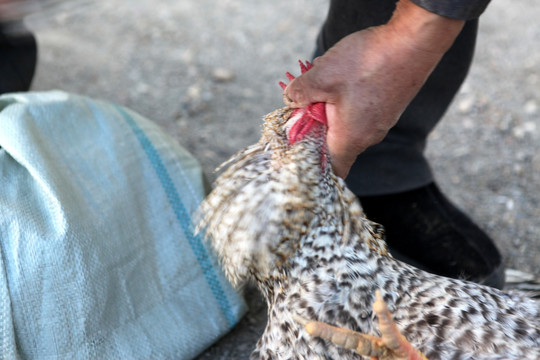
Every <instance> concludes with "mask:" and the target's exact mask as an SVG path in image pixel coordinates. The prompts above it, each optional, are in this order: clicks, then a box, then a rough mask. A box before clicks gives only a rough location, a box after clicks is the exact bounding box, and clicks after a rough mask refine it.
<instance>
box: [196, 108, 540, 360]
mask: <svg viewBox="0 0 540 360" xmlns="http://www.w3.org/2000/svg"><path fill="white" fill-rule="evenodd" d="M299 119H300V115H298V114H297V112H293V110H291V109H289V108H283V109H279V110H276V111H274V112H272V113H270V114H268V115H267V116H266V118H265V124H264V130H263V135H262V137H261V139H260V141H259V142H258V143H257V144H255V145H252V146H250V147H248V148H246V149H245V150H243V151H242V152H240V153H238V154H237V155H236V156H235V157H233V158H232V159H231V160H230V161H229V163H228V166H229V167H228V169H227V170H226V171H225V172H224V173H223V174H222V175H221V176H220V177H219V178H218V180H217V181H216V186H215V189H214V191H213V192H212V193H211V194H210V195H209V197H208V198H207V199H206V201H205V202H204V203H203V205H202V208H201V210H202V212H201V214H202V220H201V223H200V226H202V227H205V228H206V230H207V236H208V237H209V238H210V241H211V244H212V246H213V248H214V249H215V250H216V252H217V254H218V256H219V257H220V259H221V262H222V265H223V268H224V270H225V273H226V274H227V276H228V277H229V279H230V280H231V281H232V282H233V283H235V284H240V283H242V282H244V281H246V280H253V281H255V283H256V284H257V286H258V287H259V289H260V290H261V291H262V293H263V294H264V296H265V298H266V300H267V302H268V323H267V326H266V329H265V332H264V334H263V335H262V337H261V339H260V340H259V342H258V344H257V348H256V349H255V351H254V352H253V353H252V356H251V358H252V359H362V358H363V357H362V356H360V355H358V354H356V353H354V352H352V351H350V350H347V349H343V348H340V347H338V346H336V345H334V344H332V343H330V342H328V341H325V340H321V339H320V338H316V337H311V336H310V335H309V334H307V332H306V331H305V329H304V328H303V326H302V325H301V324H299V323H297V322H296V321H295V320H294V319H295V317H301V318H304V319H307V320H314V321H322V322H326V323H330V324H333V325H336V326H340V327H344V328H348V329H351V330H354V331H358V332H362V333H365V334H371V335H375V336H380V335H381V334H380V331H379V328H378V324H377V318H376V315H375V314H374V312H373V310H372V307H371V305H372V303H373V301H374V299H375V291H376V290H377V289H380V291H381V293H382V295H383V298H384V301H385V302H386V303H387V305H388V307H389V309H390V311H391V312H392V314H393V317H394V320H395V322H396V324H397V326H398V327H399V329H400V330H401V332H402V333H403V334H404V335H405V336H406V337H407V339H408V340H409V341H410V342H411V344H413V346H414V347H416V348H417V349H419V350H420V351H422V352H423V353H424V354H425V355H426V356H427V358H428V359H431V360H435V359H540V305H539V303H537V302H535V301H534V300H531V299H528V298H526V297H524V296H521V295H519V294H517V293H505V292H502V291H498V290H496V289H491V288H488V287H484V286H481V285H477V284H474V283H469V282H465V281H459V280H453V279H448V278H444V277H440V276H436V275H432V274H429V273H426V272H423V271H421V270H418V269H416V268H414V267H412V266H409V265H407V264H404V263H402V262H399V261H397V260H395V259H394V258H393V257H392V256H391V255H390V254H389V253H388V252H387V250H386V244H385V242H384V240H383V234H382V228H381V227H380V226H379V225H377V224H375V223H373V222H371V221H369V220H368V219H366V218H365V216H364V214H363V212H362V210H361V207H360V204H359V202H358V200H357V198H356V196H355V195H354V194H352V193H351V192H350V191H349V190H348V189H347V187H346V185H345V183H344V182H343V180H342V179H340V178H338V177H337V176H335V175H334V174H333V172H332V169H331V167H330V164H329V162H328V159H329V158H328V156H329V155H328V153H327V150H326V138H325V135H326V126H325V124H322V123H315V124H313V123H311V124H310V126H309V129H305V131H302V132H301V134H302V136H301V137H299V138H298V139H295V141H294V143H293V142H292V141H291V139H290V133H291V128H292V127H293V126H294V124H295V123H296V122H297V121H300V120H301V119H300V120H299ZM296 133H297V132H296V131H295V134H296Z"/></svg>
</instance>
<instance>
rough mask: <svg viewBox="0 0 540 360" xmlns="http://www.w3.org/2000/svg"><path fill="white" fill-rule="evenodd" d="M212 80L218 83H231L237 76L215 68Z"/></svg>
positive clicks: (227, 70) (226, 70)
mask: <svg viewBox="0 0 540 360" xmlns="http://www.w3.org/2000/svg"><path fill="white" fill-rule="evenodd" d="M212 78H213V79H214V80H215V81H217V82H229V81H231V80H233V79H234V78H235V74H234V72H233V71H231V70H229V69H225V68H215V69H214V71H212Z"/></svg>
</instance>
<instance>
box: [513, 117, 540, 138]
mask: <svg viewBox="0 0 540 360" xmlns="http://www.w3.org/2000/svg"><path fill="white" fill-rule="evenodd" d="M535 132H536V123H534V122H532V121H527V122H525V123H523V124H521V125H519V126H516V127H515V128H514V129H513V130H512V134H513V135H514V136H515V137H516V138H518V139H522V138H524V137H525V135H527V134H534V133H535Z"/></svg>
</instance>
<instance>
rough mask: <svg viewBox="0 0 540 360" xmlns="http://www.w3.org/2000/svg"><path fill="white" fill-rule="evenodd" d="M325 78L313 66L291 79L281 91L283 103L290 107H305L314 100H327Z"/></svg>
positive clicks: (328, 98) (328, 95)
mask: <svg viewBox="0 0 540 360" xmlns="http://www.w3.org/2000/svg"><path fill="white" fill-rule="evenodd" d="M327 83H328V82H327V80H326V79H324V76H323V75H322V74H321V72H320V71H319V70H318V69H317V67H313V68H312V69H311V70H309V71H307V72H306V73H304V74H302V75H300V76H298V77H297V78H296V79H293V80H292V81H291V83H290V84H289V85H288V86H287V87H286V88H285V90H284V91H283V98H284V101H285V104H286V105H288V106H291V107H296V108H298V107H305V106H307V105H309V104H312V103H316V102H329V101H330V100H331V99H330V94H329V93H328V92H327V91H326V88H327V87H328V85H327Z"/></svg>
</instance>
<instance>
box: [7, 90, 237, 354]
mask: <svg viewBox="0 0 540 360" xmlns="http://www.w3.org/2000/svg"><path fill="white" fill-rule="evenodd" d="M0 147H1V148H0V245H1V248H0V250H1V251H0V357H1V358H2V359H18V358H21V359H189V358H193V357H194V356H196V355H197V354H198V353H200V352H201V351H202V350H203V349H205V348H206V347H207V346H209V345H210V344H211V343H212V342H214V341H215V340H216V339H217V338H219V337H220V336H221V335H222V334H224V333H225V332H227V331H228V330H229V329H231V328H232V327H233V326H234V325H235V323H236V322H237V320H238V319H239V317H240V316H241V315H242V314H243V312H244V310H245V305H244V303H243V301H242V299H241V297H239V296H238V294H237V293H236V292H235V291H234V290H233V289H232V288H231V287H230V285H229V284H228V283H227V281H226V280H225V278H224V276H223V275H222V273H221V272H220V270H219V266H218V265H217V263H216V261H215V259H214V258H213V257H212V256H211V254H210V252H209V250H208V249H207V247H206V245H205V244H204V243H203V242H201V239H200V237H198V236H195V235H194V234H193V226H192V224H191V219H190V214H191V213H192V212H193V211H194V210H195V209H196V208H197V206H198V204H199V202H200V201H201V199H202V197H203V186H202V181H201V169H200V166H199V164H198V163H197V162H196V160H195V159H194V158H193V157H192V156H190V155H189V154H188V153H187V152H186V151H185V150H184V149H182V148H181V147H180V146H178V145H177V144H175V142H174V141H173V140H171V139H170V138H169V137H167V136H166V135H164V134H163V133H162V132H161V131H160V130H159V129H158V127H156V126H155V125H153V124H152V123H150V122H149V121H148V120H146V119H144V118H143V117H141V116H139V115H137V114H136V113H134V112H131V111H129V110H127V109H124V108H121V107H119V106H116V105H113V104H109V103H105V102H100V101H95V100H91V99H88V98H84V97H79V96H74V95H69V94H66V93H63V92H48V93H30V94H11V95H4V96H0Z"/></svg>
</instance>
